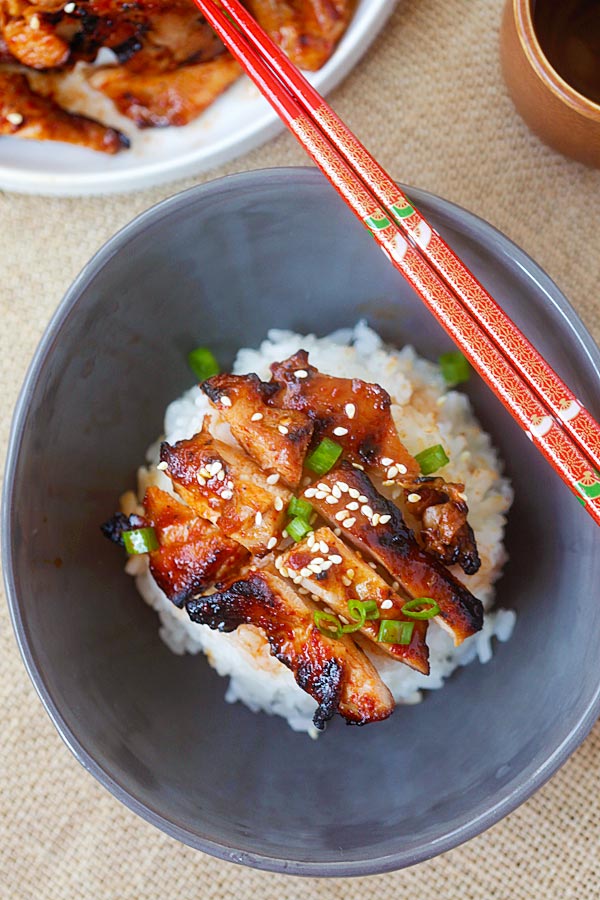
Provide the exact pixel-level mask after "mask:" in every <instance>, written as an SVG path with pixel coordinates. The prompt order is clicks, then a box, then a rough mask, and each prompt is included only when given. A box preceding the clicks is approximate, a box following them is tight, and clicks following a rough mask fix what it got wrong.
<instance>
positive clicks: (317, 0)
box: [244, 0, 356, 70]
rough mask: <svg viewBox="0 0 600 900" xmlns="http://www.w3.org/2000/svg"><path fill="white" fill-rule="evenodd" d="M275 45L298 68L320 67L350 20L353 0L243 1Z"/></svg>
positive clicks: (352, 11)
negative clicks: (277, 45)
mask: <svg viewBox="0 0 600 900" xmlns="http://www.w3.org/2000/svg"><path fill="white" fill-rule="evenodd" d="M244 5H245V6H246V7H247V8H248V10H249V11H250V12H251V13H252V15H253V16H254V17H255V18H256V19H257V21H258V22H259V23H260V25H262V27H263V28H264V29H265V31H267V32H268V33H269V34H270V35H271V37H272V38H273V40H274V41H275V43H276V44H279V46H280V47H281V48H282V50H283V51H284V52H285V53H286V54H287V55H288V56H289V58H290V59H291V60H292V62H294V63H295V64H296V65H297V66H299V67H300V68H301V69H310V70H316V69H320V68H321V66H322V65H324V63H326V62H327V60H328V59H329V57H330V56H331V54H332V53H333V51H334V49H335V46H336V44H337V42H338V41H339V39H340V38H341V37H342V35H343V33H344V31H345V30H346V28H347V27H348V25H349V23H350V19H351V18H352V15H353V13H354V9H355V7H356V0H276V2H274V0H244Z"/></svg>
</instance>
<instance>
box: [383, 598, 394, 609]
mask: <svg viewBox="0 0 600 900" xmlns="http://www.w3.org/2000/svg"><path fill="white" fill-rule="evenodd" d="M393 605H394V604H393V602H392V601H391V600H384V601H383V603H382V604H381V608H382V609H391V608H392V607H393Z"/></svg>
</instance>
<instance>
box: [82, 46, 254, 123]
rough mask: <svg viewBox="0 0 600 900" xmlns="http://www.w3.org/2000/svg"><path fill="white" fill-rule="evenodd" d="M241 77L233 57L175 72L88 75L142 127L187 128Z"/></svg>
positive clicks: (111, 69)
mask: <svg viewBox="0 0 600 900" xmlns="http://www.w3.org/2000/svg"><path fill="white" fill-rule="evenodd" d="M240 74H241V70H240V67H239V66H238V64H237V62H236V61H235V60H234V59H232V57H231V56H228V55H226V54H223V55H222V56H218V57H217V58H216V59H212V60H209V61H208V62H202V63H198V64H197V65H189V66H181V67H180V68H177V69H173V70H172V71H158V72H157V71H152V68H150V69H149V71H142V72H134V71H132V70H131V68H129V67H125V66H106V67H99V68H98V69H96V70H95V71H93V72H91V73H90V74H89V76H88V78H89V82H90V84H91V85H92V87H94V88H96V89H97V90H99V91H102V93H103V94H105V95H106V96H107V97H109V98H110V99H111V100H112V101H113V103H114V104H115V106H116V107H117V109H118V110H119V112H120V113H122V115H124V116H127V117H128V118H129V119H132V120H133V121H134V122H135V124H136V125H137V126H138V127H139V128H148V127H151V126H153V127H164V126H167V125H187V123H188V122H191V121H192V119H195V118H196V117H197V116H199V115H200V113H201V112H203V110H205V109H206V107H207V106H210V104H211V103H212V102H213V101H214V100H216V99H217V97H218V96H219V95H220V94H222V93H223V91H224V90H226V89H227V88H228V87H230V85H232V84H233V82H234V81H236V80H237V79H238V78H239V76H240Z"/></svg>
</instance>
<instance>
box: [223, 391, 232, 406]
mask: <svg viewBox="0 0 600 900" xmlns="http://www.w3.org/2000/svg"><path fill="white" fill-rule="evenodd" d="M221 405H222V406H231V399H230V398H229V397H228V396H227V394H223V396H222V397H221Z"/></svg>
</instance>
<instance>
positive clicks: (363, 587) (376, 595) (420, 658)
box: [275, 528, 429, 675]
mask: <svg viewBox="0 0 600 900" xmlns="http://www.w3.org/2000/svg"><path fill="white" fill-rule="evenodd" d="M275 565H276V566H277V568H278V569H279V572H280V573H281V575H283V576H284V577H291V578H295V577H297V576H298V575H302V582H301V584H302V587H304V588H306V589H308V590H309V591H310V592H311V593H312V594H314V595H315V596H316V597H318V598H319V599H320V600H322V601H323V602H324V603H326V604H327V606H328V607H329V608H330V609H331V610H332V611H333V612H334V613H336V614H337V615H338V616H343V617H345V618H346V619H349V616H348V601H349V600H352V599H358V600H374V601H375V602H376V603H377V606H378V608H379V610H380V618H382V619H400V621H402V622H413V624H414V626H415V627H414V630H413V634H412V639H411V642H410V644H408V645H406V646H402V645H401V644H383V643H378V642H377V635H378V633H379V622H378V621H377V620H375V621H367V622H365V624H364V626H363V627H362V628H361V629H360V630H361V632H362V634H364V635H365V636H366V637H367V638H369V640H371V641H373V642H374V643H375V645H376V647H377V649H378V650H381V651H383V652H385V653H387V654H389V656H393V657H394V659H396V660H398V661H399V662H403V663H406V665H407V666H410V667H411V668H412V669H416V670H417V672H422V673H423V675H429V648H428V646H427V643H426V640H425V637H426V634H427V622H418V621H417V622H415V621H414V620H413V619H409V618H408V617H407V616H404V615H403V614H402V605H403V604H404V603H405V602H406V601H405V600H403V599H402V598H401V597H399V596H398V594H397V593H395V592H394V591H393V590H392V589H391V587H390V586H389V585H388V584H386V582H385V581H384V580H383V578H381V576H380V575H378V574H377V572H374V571H373V569H372V568H371V567H370V566H369V565H368V563H366V562H365V561H364V560H363V559H362V558H361V557H360V556H358V555H357V554H356V553H354V552H353V551H352V550H350V549H349V548H348V547H347V546H346V545H345V544H344V542H343V541H341V540H340V539H339V538H338V537H336V536H335V534H334V533H333V532H332V531H331V529H329V528H319V530H318V531H316V532H314V534H312V535H310V536H309V537H308V538H306V539H305V540H303V541H302V542H301V543H299V544H296V545H295V546H294V547H291V548H290V549H289V550H287V551H286V552H285V553H283V554H282V555H281V556H279V557H277V559H276V561H275Z"/></svg>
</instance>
